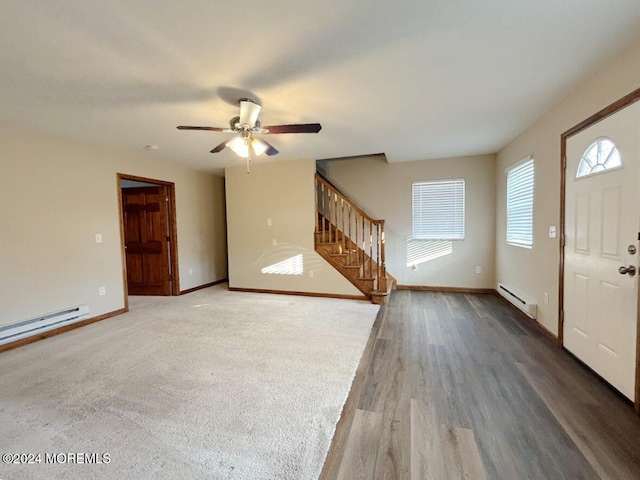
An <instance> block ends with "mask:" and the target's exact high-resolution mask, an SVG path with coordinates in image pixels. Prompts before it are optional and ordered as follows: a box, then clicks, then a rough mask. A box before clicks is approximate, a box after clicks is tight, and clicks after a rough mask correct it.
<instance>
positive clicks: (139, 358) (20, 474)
mask: <svg viewBox="0 0 640 480" xmlns="http://www.w3.org/2000/svg"><path fill="white" fill-rule="evenodd" d="M377 311H378V307H376V306H374V305H371V304H368V303H366V302H360V301H352V300H336V299H326V298H308V297H294V296H284V295H268V294H251V293H240V292H228V291H227V290H226V286H217V287H212V288H208V289H206V290H201V291H199V292H195V293H192V294H189V295H184V296H182V297H173V298H172V297H169V298H151V297H138V298H132V299H131V312H129V313H128V314H125V315H121V316H118V317H114V318H112V319H108V320H105V321H103V322H99V323H96V324H93V325H89V326H86V327H83V328H80V329H78V330H74V331H72V332H68V333H65V334H62V335H58V336H56V337H52V338H49V339H46V340H43V341H41V342H37V343H34V344H31V345H27V346H25V347H21V348H18V349H16V350H12V351H8V352H5V353H2V354H0V453H2V454H4V453H15V454H32V455H34V457H32V458H31V459H32V460H34V461H35V462H36V463H31V464H21V465H16V464H6V463H2V464H0V479H3V480H14V479H32V478H33V479H45V478H46V479H50V478H65V479H87V478H96V479H97V478H109V479H116V478H117V479H138V478H139V479H151V478H154V479H227V478H233V479H278V478H282V479H305V480H306V479H313V478H317V477H318V476H319V474H320V471H321V469H322V464H323V462H324V458H325V456H326V453H327V450H328V448H329V444H330V442H331V438H332V436H333V432H334V430H335V425H336V423H337V421H338V419H339V417H340V412H341V410H342V406H343V404H344V402H345V400H346V398H347V395H348V392H349V388H350V386H351V381H352V379H353V376H354V374H355V371H356V368H357V365H358V363H359V360H360V357H361V355H362V352H363V350H364V346H365V344H366V342H367V338H368V335H369V332H370V329H371V326H372V324H373V321H374V319H375V316H376V313H377ZM38 453H40V454H41V456H40V461H39V463H38V460H37V458H38V457H37V456H35V455H37V454H38ZM51 454H63V455H57V457H54V458H53V460H55V461H56V462H57V463H51V461H52V457H51ZM69 454H76V455H69ZM93 454H96V455H93ZM104 454H108V459H107V457H105V456H103V455H104ZM11 460H15V457H14V458H12V459H11ZM18 460H20V461H23V460H29V458H27V457H23V458H22V459H20V458H18ZM98 460H101V461H102V462H103V463H84V464H81V463H80V462H81V461H84V462H87V461H92V462H96V461H98ZM107 460H108V463H107ZM60 462H66V463H60Z"/></svg>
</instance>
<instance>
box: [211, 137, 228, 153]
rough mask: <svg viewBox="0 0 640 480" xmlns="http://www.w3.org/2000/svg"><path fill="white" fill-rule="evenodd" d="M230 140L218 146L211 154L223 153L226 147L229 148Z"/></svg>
mask: <svg viewBox="0 0 640 480" xmlns="http://www.w3.org/2000/svg"><path fill="white" fill-rule="evenodd" d="M229 140H230V139H228V138H227V139H226V140H225V141H224V142H222V143H221V144H220V145H218V146H217V147H215V148H214V149H213V150H211V153H218V152H221V151H222V150H224V149H225V147H226V146H227V143H229Z"/></svg>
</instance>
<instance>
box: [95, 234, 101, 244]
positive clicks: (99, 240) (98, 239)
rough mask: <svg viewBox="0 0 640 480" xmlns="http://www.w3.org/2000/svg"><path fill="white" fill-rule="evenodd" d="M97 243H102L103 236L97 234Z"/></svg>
mask: <svg viewBox="0 0 640 480" xmlns="http://www.w3.org/2000/svg"><path fill="white" fill-rule="evenodd" d="M96 243H102V234H101V233H96Z"/></svg>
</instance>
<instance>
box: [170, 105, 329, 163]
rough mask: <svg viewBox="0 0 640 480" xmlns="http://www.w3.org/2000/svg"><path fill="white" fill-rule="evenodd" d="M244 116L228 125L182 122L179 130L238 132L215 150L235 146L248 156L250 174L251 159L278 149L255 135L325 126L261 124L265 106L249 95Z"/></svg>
mask: <svg viewBox="0 0 640 480" xmlns="http://www.w3.org/2000/svg"><path fill="white" fill-rule="evenodd" d="M239 103H240V115H239V116H236V117H233V118H232V119H231V120H229V126H228V127H191V126H187V125H180V126H179V127H178V129H179V130H208V131H212V132H227V133H237V134H239V135H236V136H233V137H231V138H228V139H226V140H225V141H224V142H222V143H221V144H219V145H218V146H216V147H215V148H214V149H213V150H211V153H218V152H221V151H222V150H224V149H225V148H226V147H229V148H231V150H233V151H234V152H235V153H236V154H237V155H239V156H241V157H243V158H246V159H247V173H248V172H249V162H251V159H252V158H255V157H257V156H259V155H262V154H263V153H266V154H267V155H269V156H271V155H276V154H277V153H278V150H276V148H275V147H274V146H273V145H271V144H270V143H269V142H267V141H266V140H263V139H262V138H256V137H255V136H254V135H256V134H260V135H268V134H280V133H318V132H319V131H320V129H321V128H322V126H321V125H320V124H319V123H297V124H292V125H271V126H268V127H263V126H262V125H260V121H259V120H258V115H259V114H260V110H261V109H262V106H260V105H258V104H257V103H256V102H254V101H253V100H251V99H249V98H241V99H240V100H239Z"/></svg>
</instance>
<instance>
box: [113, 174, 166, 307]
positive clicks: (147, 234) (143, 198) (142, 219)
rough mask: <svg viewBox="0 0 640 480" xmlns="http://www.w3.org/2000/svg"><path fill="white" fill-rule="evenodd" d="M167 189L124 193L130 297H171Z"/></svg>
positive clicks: (124, 189)
mask: <svg viewBox="0 0 640 480" xmlns="http://www.w3.org/2000/svg"><path fill="white" fill-rule="evenodd" d="M166 204H167V187H166V186H164V185H159V186H154V187H135V188H123V189H122V208H123V221H124V241H125V250H126V263H127V285H128V293H129V295H170V291H171V289H170V283H171V276H170V273H171V272H170V268H169V245H168V240H169V236H168V233H167V205H166Z"/></svg>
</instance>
